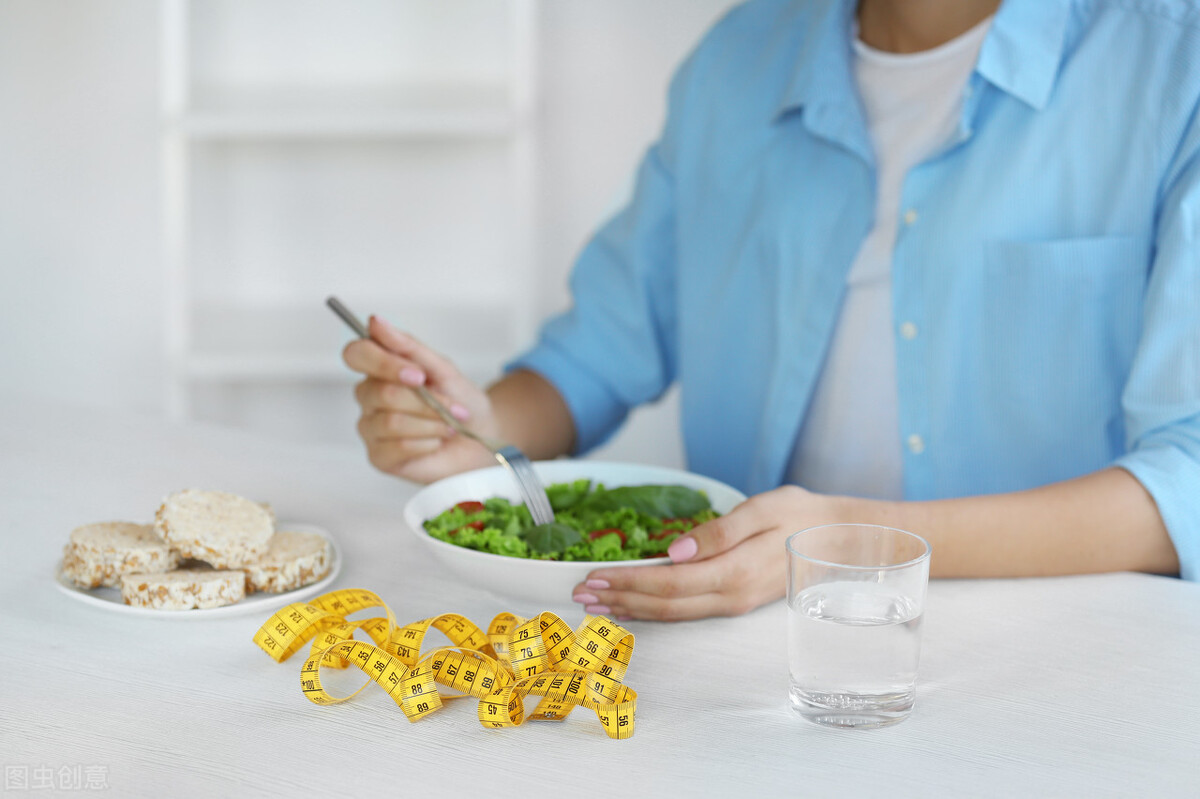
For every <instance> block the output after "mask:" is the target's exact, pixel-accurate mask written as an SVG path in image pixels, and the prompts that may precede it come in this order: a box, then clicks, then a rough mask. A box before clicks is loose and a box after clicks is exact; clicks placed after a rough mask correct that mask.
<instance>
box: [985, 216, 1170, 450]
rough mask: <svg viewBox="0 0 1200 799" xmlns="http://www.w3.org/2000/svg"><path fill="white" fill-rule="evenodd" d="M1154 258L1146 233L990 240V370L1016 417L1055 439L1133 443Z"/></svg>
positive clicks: (993, 388) (1106, 445) (993, 387)
mask: <svg viewBox="0 0 1200 799" xmlns="http://www.w3.org/2000/svg"><path fill="white" fill-rule="evenodd" d="M1150 256H1151V247H1150V242H1149V239H1147V238H1143V237H1136V236H1103V237H1095V238H1074V239H1053V240H1044V241H993V242H989V243H987V244H985V247H984V275H983V286H982V289H983V307H982V314H981V320H980V321H981V328H982V329H981V331H980V332H981V345H982V350H983V353H982V354H983V355H984V357H985V358H986V361H987V362H986V363H984V364H983V365H982V367H983V369H982V371H984V372H985V373H986V374H987V375H988V377H987V378H985V379H986V380H987V382H988V383H989V384H990V392H991V396H993V397H995V398H997V399H1001V400H1002V402H1003V400H1004V399H1007V400H1009V401H1008V402H1005V403H1004V405H1005V406H1006V407H1007V409H1008V411H1009V414H1008V416H1009V417H1010V418H1008V419H1007V421H1009V422H1012V423H1016V424H1020V425H1021V426H1022V428H1023V431H1024V432H1025V433H1032V434H1036V435H1040V436H1043V441H1044V443H1045V444H1046V445H1048V446H1055V447H1056V446H1069V447H1073V448H1075V449H1076V451H1078V450H1088V451H1090V452H1091V453H1092V455H1093V456H1094V457H1100V456H1101V451H1105V452H1106V453H1107V455H1106V456H1105V457H1110V456H1112V455H1115V454H1117V453H1119V452H1120V451H1122V450H1123V447H1124V429H1123V425H1122V422H1121V413H1120V397H1121V392H1122V390H1123V388H1124V385H1125V381H1126V380H1127V378H1128V375H1129V370H1130V366H1131V364H1132V361H1133V356H1134V353H1135V351H1136V349H1137V344H1138V338H1139V336H1140V330H1141V317H1142V302H1143V296H1144V293H1145V286H1146V279H1147V275H1148V265H1149V263H1150ZM1012 417H1015V418H1012Z"/></svg>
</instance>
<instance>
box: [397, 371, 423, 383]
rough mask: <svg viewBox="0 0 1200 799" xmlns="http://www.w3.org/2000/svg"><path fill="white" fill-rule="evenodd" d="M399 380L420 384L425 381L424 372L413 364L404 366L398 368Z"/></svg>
mask: <svg viewBox="0 0 1200 799" xmlns="http://www.w3.org/2000/svg"><path fill="white" fill-rule="evenodd" d="M400 380H401V381H403V382H405V383H408V384H409V385H410V386H420V385H423V384H424V383H425V373H424V372H422V371H421V370H420V369H418V368H416V367H415V366H406V367H404V368H403V369H401V370H400Z"/></svg>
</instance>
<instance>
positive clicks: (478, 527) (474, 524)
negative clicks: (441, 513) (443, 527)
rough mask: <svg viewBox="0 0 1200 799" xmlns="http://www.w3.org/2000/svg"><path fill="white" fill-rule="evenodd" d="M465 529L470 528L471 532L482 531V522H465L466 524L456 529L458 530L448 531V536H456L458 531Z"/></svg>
mask: <svg viewBox="0 0 1200 799" xmlns="http://www.w3.org/2000/svg"><path fill="white" fill-rule="evenodd" d="M467 527H470V528H471V529H472V530H482V529H483V522H482V521H476V522H467V523H466V524H464V525H463V526H462V527H459V528H458V529H456V530H451V531H450V535H458V533H459V531H460V530H463V529H464V528H467Z"/></svg>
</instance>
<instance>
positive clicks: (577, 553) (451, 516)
mask: <svg viewBox="0 0 1200 799" xmlns="http://www.w3.org/2000/svg"><path fill="white" fill-rule="evenodd" d="M546 495H547V497H549V499H550V506H551V507H552V508H553V509H554V521H553V522H551V523H549V524H542V525H535V524H534V523H533V518H532V517H531V516H530V515H529V510H528V509H527V508H526V507H525V506H524V505H514V504H512V503H511V502H509V501H508V500H507V499H504V498H502V497H493V498H492V499H485V500H483V501H474V500H472V501H467V502H460V503H458V504H457V505H455V506H454V507H452V508H449V509H448V510H445V511H443V512H442V513H440V514H438V515H437V516H435V517H434V518H432V519H428V520H426V521H425V530H426V532H428V533H429V535H431V536H433V537H434V538H436V539H438V540H439V541H445V542H446V543H448V544H454V545H456V546H461V547H468V548H469V549H477V550H480V551H481V552H491V553H493V554H495V555H507V556H509V557H513V558H532V559H536V560H572V561H611V560H638V559H641V558H659V557H662V556H664V555H666V554H667V547H669V546H670V545H671V542H672V541H674V540H675V539H676V538H678V537H679V536H680V535H682V534H683V533H685V532H687V531H688V530H691V529H692V528H693V527H695V526H696V525H697V524H700V523H701V522H706V521H708V520H709V519H715V518H716V517H717V516H719V515H720V514H718V513H717V512H716V511H714V510H713V509H712V505H711V503H710V502H709V500H708V497H707V496H706V495H705V494H704V492H703V491H696V490H695V489H692V488H687V487H685V486H678V485H641V486H619V487H617V488H605V487H604V485H603V484H601V483H595V484H593V483H592V481H591V480H576V481H574V482H570V483H555V484H554V485H551V486H548V487H547V488H546Z"/></svg>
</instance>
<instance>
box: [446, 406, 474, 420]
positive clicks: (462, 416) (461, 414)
mask: <svg viewBox="0 0 1200 799" xmlns="http://www.w3.org/2000/svg"><path fill="white" fill-rule="evenodd" d="M450 415H451V416H453V417H454V418H455V419H457V420H458V421H460V422H465V421H467V420H468V419H470V418H471V412H470V411H468V410H467V409H466V406H464V405H459V404H458V403H457V402H456V403H454V404H453V405H451V406H450Z"/></svg>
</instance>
